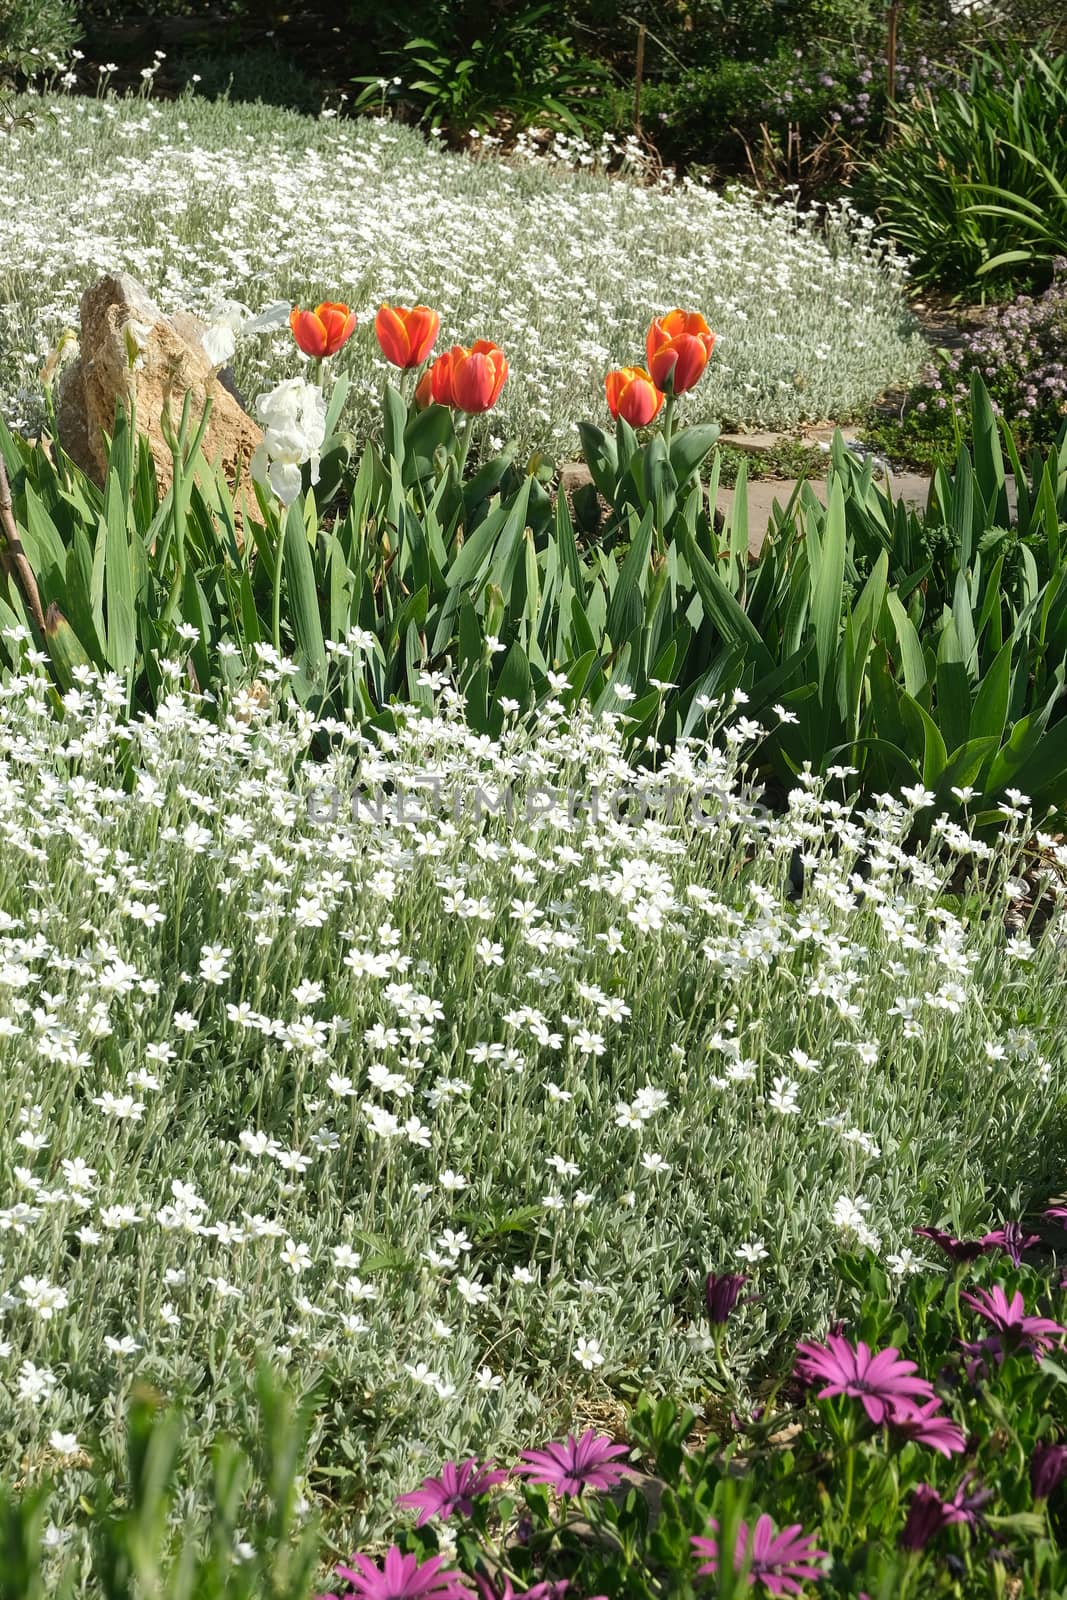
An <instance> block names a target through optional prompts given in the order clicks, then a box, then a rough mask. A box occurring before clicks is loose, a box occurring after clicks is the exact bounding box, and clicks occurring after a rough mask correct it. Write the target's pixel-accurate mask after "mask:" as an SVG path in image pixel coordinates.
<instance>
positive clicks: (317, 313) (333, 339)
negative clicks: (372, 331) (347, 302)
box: [289, 300, 356, 361]
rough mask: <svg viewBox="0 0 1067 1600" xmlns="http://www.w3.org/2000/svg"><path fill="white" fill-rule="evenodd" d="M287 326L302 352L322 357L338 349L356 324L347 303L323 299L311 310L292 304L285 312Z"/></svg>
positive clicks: (354, 316)
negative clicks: (336, 302)
mask: <svg viewBox="0 0 1067 1600" xmlns="http://www.w3.org/2000/svg"><path fill="white" fill-rule="evenodd" d="M289 326H290V328H292V330H293V338H294V339H295V340H296V342H297V344H298V345H299V346H300V348H301V350H303V352H304V354H305V355H306V356H314V357H315V359H316V360H318V361H322V360H323V359H324V358H325V357H326V356H332V355H334V354H336V352H337V351H338V350H340V348H341V346H342V345H343V344H344V343H345V341H346V340H347V339H350V338H351V337H352V335H353V333H354V332H355V328H356V314H355V312H354V311H349V309H348V307H347V306H342V305H337V304H335V303H334V302H333V301H332V300H324V301H323V302H322V304H321V305H320V306H316V307H315V309H314V311H301V309H300V307H299V306H294V307H293V309H292V311H290V313H289Z"/></svg>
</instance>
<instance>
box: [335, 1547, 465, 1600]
mask: <svg viewBox="0 0 1067 1600" xmlns="http://www.w3.org/2000/svg"><path fill="white" fill-rule="evenodd" d="M352 1560H353V1562H354V1563H355V1565H354V1566H351V1567H337V1568H336V1572H337V1576H338V1577H339V1578H345V1579H347V1581H348V1582H349V1584H351V1588H350V1589H349V1590H348V1592H347V1594H346V1595H345V1596H344V1597H343V1600H473V1595H472V1593H471V1591H470V1589H468V1588H467V1586H466V1584H465V1583H464V1582H463V1578H462V1575H461V1574H460V1573H458V1572H442V1571H441V1568H442V1567H443V1566H444V1560H445V1558H444V1556H431V1557H430V1559H429V1560H428V1561H420V1560H419V1558H418V1556H413V1555H408V1556H406V1555H404V1553H403V1552H402V1551H401V1550H400V1549H399V1548H398V1547H397V1546H396V1545H395V1544H394V1545H391V1546H390V1547H389V1549H388V1550H387V1551H386V1554H385V1561H384V1562H383V1563H382V1565H381V1566H380V1567H379V1566H378V1564H377V1562H375V1561H372V1560H371V1558H370V1556H365V1555H361V1554H359V1555H354V1556H353V1557H352Z"/></svg>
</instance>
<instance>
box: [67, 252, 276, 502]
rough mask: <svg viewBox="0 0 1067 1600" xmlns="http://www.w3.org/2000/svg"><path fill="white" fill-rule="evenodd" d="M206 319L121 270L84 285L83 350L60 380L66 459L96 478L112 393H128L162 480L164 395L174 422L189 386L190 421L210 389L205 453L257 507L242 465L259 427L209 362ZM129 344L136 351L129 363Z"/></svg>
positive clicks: (166, 458)
mask: <svg viewBox="0 0 1067 1600" xmlns="http://www.w3.org/2000/svg"><path fill="white" fill-rule="evenodd" d="M203 327H204V324H203V323H201V322H200V321H199V319H198V318H196V317H192V316H190V315H189V314H188V313H184V312H180V313H178V314H177V315H176V316H174V317H165V316H164V315H163V313H162V312H161V311H160V309H159V307H158V306H157V305H156V304H155V302H154V301H153V300H152V299H151V298H150V296H149V295H148V294H147V292H146V291H145V289H144V288H142V286H141V285H140V284H139V283H138V282H137V281H136V280H135V279H134V278H131V277H129V276H127V274H125V273H119V274H116V275H108V276H107V277H104V278H101V279H100V280H99V282H97V283H94V284H93V285H92V286H91V288H89V289H86V291H85V293H84V294H83V295H82V301H81V336H80V350H79V354H78V356H77V358H76V359H75V360H74V361H73V362H71V363H70V364H69V365H68V366H67V367H66V369H65V370H64V372H63V374H62V377H61V379H60V382H59V385H58V392H57V397H56V425H57V430H58V433H59V439H60V443H61V444H62V446H63V448H64V450H65V451H66V452H67V454H68V455H69V456H70V458H71V460H72V461H75V462H76V463H77V465H78V466H80V467H81V468H82V469H83V471H85V472H87V473H88V474H89V476H90V477H91V478H93V479H94V481H95V482H96V483H98V484H102V483H103V480H104V470H105V467H106V464H107V457H106V454H105V449H104V438H103V435H104V433H105V432H107V433H111V432H112V430H113V428H114V425H115V405H116V402H117V401H118V400H119V399H120V398H121V399H122V401H123V402H124V403H125V404H128V403H129V402H130V401H131V400H132V401H133V402H134V404H135V407H136V416H137V427H138V431H139V432H140V433H142V434H143V435H144V436H145V438H146V439H147V440H148V445H149V449H150V450H151V452H152V459H153V461H154V462H155V465H156V472H157V474H158V477H159V481H160V483H161V484H162V486H163V488H164V489H166V488H169V486H170V481H171V466H172V463H171V454H170V447H169V446H168V444H167V442H166V439H165V438H164V436H163V426H162V418H163V416H164V413H165V410H166V408H167V406H168V404H169V406H170V415H171V418H172V420H173V423H174V426H175V427H177V425H178V423H179V421H180V419H181V413H182V406H183V404H184V401H185V396H186V395H187V394H188V395H189V396H190V415H191V418H192V419H193V426H194V427H195V426H196V425H197V424H198V422H199V419H200V417H201V416H202V415H203V411H204V405H205V402H206V401H207V399H208V397H209V396H210V398H211V401H212V410H211V418H210V420H209V422H208V426H207V431H206V432H205V434H204V439H203V444H202V447H201V448H202V450H203V453H204V455H205V456H206V457H207V459H208V461H211V462H218V463H219V464H220V465H221V467H222V470H223V472H224V474H225V477H226V480H227V482H228V483H229V485H230V488H231V489H235V490H236V493H235V499H236V502H237V509H238V513H239V514H243V515H251V516H254V517H255V516H258V511H257V507H256V500H255V494H254V492H253V489H252V480H251V477H250V475H249V470H248V469H249V462H250V461H251V458H252V454H253V452H254V451H255V449H256V447H257V445H259V444H260V443H261V441H262V439H263V433H262V430H261V429H260V428H259V427H258V426H257V424H256V423H255V422H253V420H252V418H251V417H250V416H249V415H248V413H247V412H246V411H245V409H244V407H243V406H242V405H241V403H240V400H239V399H238V398H237V396H236V395H235V394H234V392H233V391H232V389H231V388H229V387H227V385H226V384H225V383H223V382H221V381H220V378H219V377H218V376H216V374H215V372H214V370H213V369H212V366H211V363H210V362H209V361H208V358H207V356H206V355H205V354H204V351H203V350H202V349H201V347H200V343H199V334H200V331H202V329H203ZM131 347H132V348H133V349H134V353H135V357H136V359H135V361H134V363H133V366H132V367H131V362H130V350H131ZM243 515H242V520H243Z"/></svg>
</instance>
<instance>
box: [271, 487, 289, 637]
mask: <svg viewBox="0 0 1067 1600" xmlns="http://www.w3.org/2000/svg"><path fill="white" fill-rule="evenodd" d="M288 520H289V510H288V507H286V511H285V516H284V517H279V519H278V543H277V545H276V546H275V549H274V593H273V596H272V599H271V638H272V641H273V644H274V649H275V651H276V652H277V655H278V657H279V659H280V658H281V653H282V563H283V561H284V558H285V525H286V522H287V521H288Z"/></svg>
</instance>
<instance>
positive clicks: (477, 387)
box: [430, 339, 508, 415]
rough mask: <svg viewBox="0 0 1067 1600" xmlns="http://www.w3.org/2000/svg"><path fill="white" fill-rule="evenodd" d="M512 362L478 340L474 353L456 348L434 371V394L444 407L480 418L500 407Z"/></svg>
mask: <svg viewBox="0 0 1067 1600" xmlns="http://www.w3.org/2000/svg"><path fill="white" fill-rule="evenodd" d="M507 375H508V361H507V357H506V356H505V354H504V352H503V350H499V349H498V348H497V346H496V345H495V344H493V343H491V341H490V340H488V339H476V340H475V342H474V344H472V345H471V347H470V349H469V350H468V349H466V348H465V347H464V346H463V345H461V344H454V345H453V346H452V348H451V350H446V351H445V353H444V354H443V355H440V356H438V358H437V360H436V361H435V362H434V364H433V366H432V367H431V368H430V392H431V394H432V395H433V398H434V399H435V400H436V401H437V404H438V405H441V406H455V408H456V409H457V411H469V412H471V413H472V414H473V415H478V414H479V413H481V412H483V411H489V410H491V409H492V407H493V406H495V405H496V403H497V400H498V399H499V397H500V391H501V389H502V388H503V387H504V379H505V378H506V377H507Z"/></svg>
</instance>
